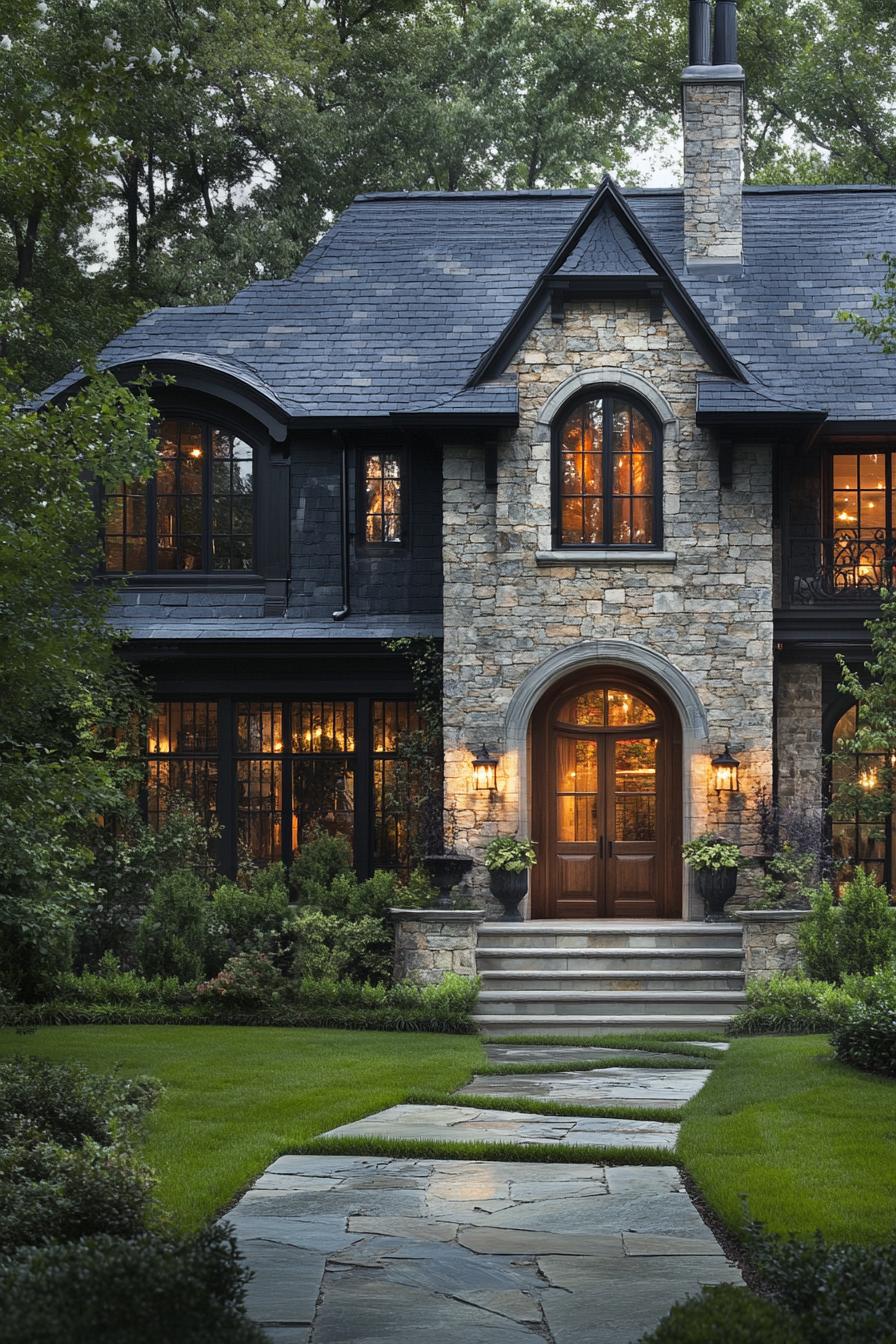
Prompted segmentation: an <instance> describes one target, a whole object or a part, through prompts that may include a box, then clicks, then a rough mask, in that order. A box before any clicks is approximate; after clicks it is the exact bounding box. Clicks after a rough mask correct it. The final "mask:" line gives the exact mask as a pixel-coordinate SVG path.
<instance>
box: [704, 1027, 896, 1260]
mask: <svg viewBox="0 0 896 1344" xmlns="http://www.w3.org/2000/svg"><path fill="white" fill-rule="evenodd" d="M894 1114H896V1083H894V1082H893V1081H891V1080H890V1079H887V1078H881V1077H875V1076H874V1075H872V1074H862V1073H859V1072H858V1071H857V1070H855V1069H851V1068H848V1067H847V1066H846V1065H844V1064H841V1063H839V1062H838V1061H837V1060H836V1059H835V1058H834V1055H833V1051H832V1050H831V1047H830V1046H829V1044H828V1043H827V1042H826V1041H825V1040H823V1039H822V1038H820V1037H818V1036H800V1037H775V1038H774V1039H772V1038H768V1037H756V1038H751V1039H742V1040H736V1041H733V1042H732V1044H731V1048H730V1050H728V1051H727V1052H726V1053H725V1054H724V1055H723V1057H722V1058H721V1059H720V1060H719V1061H718V1064H717V1066H716V1068H715V1069H713V1071H712V1074H711V1076H710V1078H709V1080H708V1081H707V1083H706V1086H705V1087H704V1088H703V1089H702V1091H701V1092H700V1093H699V1094H698V1095H697V1096H696V1097H695V1098H694V1099H693V1101H692V1102H690V1103H689V1105H688V1106H687V1108H686V1110H685V1112H684V1119H683V1122H682V1127H681V1133H680V1136H679V1141H678V1155H679V1158H680V1160H681V1161H682V1163H683V1165H684V1167H685V1168H686V1170H687V1171H688V1172H689V1173H690V1174H691V1176H692V1177H693V1178H694V1180H695V1182H696V1184H697V1186H698V1187H699V1189H700V1192H701V1194H702V1196H703V1198H704V1199H705V1200H706V1202H707V1204H708V1205H709V1207H710V1208H711V1209H712V1210H713V1211H714V1212H715V1213H716V1214H717V1215H718V1216H719V1217H720V1218H722V1220H723V1221H724V1222H725V1223H726V1224H727V1225H728V1226H729V1227H730V1228H731V1229H732V1230H733V1231H734V1232H735V1233H742V1231H743V1229H744V1226H745V1219H746V1214H745V1208H746V1209H748V1210H749V1216H750V1217H751V1218H754V1219H757V1220H758V1221H760V1222H762V1223H763V1224H764V1225H765V1226H766V1227H767V1229H768V1231H769V1232H771V1233H775V1234H780V1235H782V1236H789V1235H794V1236H797V1237H799V1238H801V1239H803V1240H810V1239H811V1238H813V1237H814V1236H815V1234H816V1232H818V1231H820V1232H822V1233H823V1235H824V1236H825V1237H827V1238H829V1239H830V1240H832V1241H838V1242H854V1243H856V1244H860V1245H871V1244H875V1243H881V1242H885V1241H886V1240H887V1239H888V1238H889V1237H890V1236H891V1234H892V1230H893V1209H894V1207H896V1165H894V1163H893V1139H892V1134H893V1116H894Z"/></svg>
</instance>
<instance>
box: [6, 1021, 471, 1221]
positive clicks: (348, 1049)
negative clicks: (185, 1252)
mask: <svg viewBox="0 0 896 1344" xmlns="http://www.w3.org/2000/svg"><path fill="white" fill-rule="evenodd" d="M22 1054H30V1055H37V1056H40V1057H41V1058H45V1059H50V1060H76V1061H80V1062H81V1063H83V1064H84V1065H85V1066H87V1067H88V1068H90V1069H96V1070H100V1071H107V1070H109V1069H111V1068H113V1067H115V1066H118V1067H119V1069H120V1072H121V1074H122V1075H123V1076H124V1077H125V1078H128V1077H142V1076H144V1075H146V1074H149V1075H151V1076H152V1077H154V1078H157V1079H158V1080H159V1081H160V1083H161V1085H162V1087H163V1092H162V1094H161V1096H160V1098H159V1100H158V1103H157V1105H156V1106H155V1108H154V1109H153V1111H152V1113H151V1115H150V1116H149V1119H148V1122H147V1130H146V1141H145V1143H144V1144H143V1146H142V1149H141V1154H142V1157H143V1160H145V1161H146V1162H147V1163H148V1164H149V1165H150V1166H151V1167H152V1168H153V1170H154V1171H155V1172H156V1176H157V1186H156V1197H157V1199H158V1202H159V1204H160V1205H161V1207H162V1208H163V1209H166V1210H168V1211H170V1212H171V1213H172V1215H173V1216H174V1218H175V1221H176V1225H177V1227H178V1228H179V1229H180V1230H182V1231H188V1232H193V1231H195V1230H196V1229H197V1228H199V1227H200V1226H201V1225H202V1224H203V1222H205V1221H206V1220H207V1219H208V1218H210V1217H212V1216H213V1215H214V1214H215V1213H217V1212H219V1211H220V1210H222V1209H224V1208H226V1207H227V1206H228V1205H229V1204H230V1203H231V1202H232V1201H233V1199H234V1198H235V1197H236V1195H237V1194H238V1192H239V1191H240V1190H241V1189H243V1188H244V1187H245V1186H246V1185H248V1183H249V1182H250V1181H252V1180H254V1179H255V1178H256V1177H257V1175H258V1173H259V1172H260V1171H263V1170H264V1168H265V1167H266V1166H267V1165H268V1163H269V1162H271V1161H273V1159H274V1158H275V1157H278V1156H279V1155H280V1154H281V1153H285V1152H296V1151H298V1150H299V1148H300V1147H301V1145H302V1144H303V1143H305V1142H306V1141H308V1140H309V1139H310V1138H312V1137H313V1136H314V1135H317V1134H320V1133H321V1132H323V1131H325V1130H328V1129H332V1128H334V1127H335V1126H337V1125H342V1124H346V1123H348V1122H349V1121H351V1120H357V1119H359V1118H360V1117H361V1116H363V1115H367V1114H369V1113H370V1112H372V1111H376V1110H381V1109H382V1108H384V1107H386V1106H392V1105H395V1104H396V1103H398V1102H400V1101H403V1100H404V1099H405V1098H406V1096H407V1095H408V1093H409V1092H411V1091H413V1090H414V1089H415V1088H421V1087H434V1088H437V1089H439V1090H445V1091H449V1090H450V1089H451V1088H454V1087H458V1086H460V1084H461V1083H463V1082H466V1080H467V1079H468V1078H469V1076H470V1074H471V1073H472V1072H473V1071H474V1070H475V1069H478V1068H479V1067H480V1066H481V1065H482V1064H483V1063H484V1059H483V1052H482V1047H481V1045H480V1043H479V1041H478V1039H477V1038H475V1037H473V1036H435V1035H427V1034H415V1035H413V1036H404V1035H395V1034H391V1035H390V1034H386V1033H382V1032H363V1033H358V1032H344V1031H314V1030H307V1031H304V1030H283V1031H263V1030H254V1029H247V1028H233V1027H221V1028H220V1029H219V1030H216V1031H211V1030H209V1029H208V1028H204V1027H183V1028H179V1029H178V1030H176V1031H175V1030H172V1029H171V1028H170V1027H157V1028H151V1027H53V1028H41V1029H40V1030H38V1031H36V1032H33V1033H32V1034H30V1035H28V1036H27V1037H22V1036H21V1035H19V1034H17V1033H16V1032H14V1031H11V1030H4V1031H0V1059H2V1058H7V1059H8V1058H10V1057H12V1056H15V1055H22Z"/></svg>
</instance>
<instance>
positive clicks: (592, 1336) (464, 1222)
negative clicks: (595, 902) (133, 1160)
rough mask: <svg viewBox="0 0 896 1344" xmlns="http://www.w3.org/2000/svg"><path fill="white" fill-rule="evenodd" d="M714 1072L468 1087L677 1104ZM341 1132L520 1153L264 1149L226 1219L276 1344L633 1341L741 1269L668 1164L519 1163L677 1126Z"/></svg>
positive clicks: (570, 1074) (388, 1127) (619, 1123)
mask: <svg viewBox="0 0 896 1344" xmlns="http://www.w3.org/2000/svg"><path fill="white" fill-rule="evenodd" d="M491 1048H493V1047H490V1049H491ZM503 1048H505V1049H506V1048H508V1047H503ZM509 1048H512V1047H509ZM558 1051H562V1052H563V1053H557V1052H558ZM528 1053H529V1055H530V1056H533V1055H534V1056H537V1057H536V1058H530V1059H528V1060H527V1061H526V1062H529V1063H533V1062H534V1063H548V1062H554V1061H555V1060H557V1059H558V1058H559V1059H564V1058H566V1057H567V1055H566V1051H565V1048H564V1047H542V1048H538V1049H537V1050H534V1051H533V1050H529V1052H528ZM590 1053H591V1057H592V1058H595V1057H596V1056H595V1055H594V1052H590ZM626 1053H628V1052H626ZM502 1062H506V1060H503V1061H502ZM642 1073H643V1074H644V1075H645V1078H644V1079H641V1078H639V1077H638V1076H637V1075H640V1074H642ZM606 1074H610V1075H611V1078H610V1080H607V1079H605V1078H604V1075H606ZM633 1075H634V1076H633ZM707 1076H708V1070H704V1069H677V1070H673V1069H670V1070H668V1071H664V1070H661V1069H657V1068H655V1067H651V1068H648V1069H643V1070H642V1069H638V1068H625V1069H623V1068H613V1069H599V1070H590V1071H585V1070H580V1071H574V1070H570V1071H563V1072H560V1073H549V1072H546V1073H545V1074H521V1075H517V1076H515V1077H511V1076H508V1075H502V1076H487V1075H486V1076H480V1077H477V1078H475V1079H474V1080H473V1082H472V1083H470V1084H468V1085H467V1086H466V1087H465V1088H462V1089H460V1092H461V1094H463V1093H464V1092H468V1093H470V1094H478V1095H496V1096H501V1097H506V1096H507V1095H512V1096H534V1097H536V1098H547V1097H551V1098H552V1099H553V1100H555V1101H556V1100H559V1101H561V1102H562V1101H563V1100H568V1101H570V1102H571V1101H572V1100H573V1099H575V1100H576V1101H577V1102H579V1103H580V1104H582V1103H584V1104H587V1105H595V1106H600V1105H602V1104H606V1103H607V1102H610V1101H611V1102H612V1103H613V1104H614V1105H619V1104H622V1103H623V1101H625V1103H626V1104H631V1102H632V1101H633V1102H634V1104H637V1105H640V1106H645V1105H650V1106H658V1105H662V1104H663V1102H662V1101H661V1100H657V1098H666V1104H667V1105H670V1106H671V1105H681V1104H683V1102H684V1101H685V1100H687V1099H688V1098H689V1097H690V1096H692V1095H694V1093H695V1092H696V1091H697V1090H698V1089H699V1088H700V1087H701V1086H702V1084H703V1082H704V1081H705V1079H706V1077H707ZM508 1087H512V1090H510V1091H508ZM545 1088H548V1089H550V1090H548V1091H545V1090H543V1089H545ZM539 1089H541V1090H539ZM331 1134H334V1135H339V1136H341V1135H346V1134H348V1135H351V1136H353V1137H355V1138H357V1137H358V1136H370V1135H376V1136H377V1137H379V1138H382V1137H384V1136H388V1137H393V1138H398V1137H417V1138H422V1139H432V1140H438V1141H442V1140H443V1139H446V1138H447V1139H449V1140H458V1139H461V1140H464V1139H466V1140H469V1139H476V1140H485V1141H489V1140H496V1139H500V1140H502V1141H504V1142H508V1141H510V1142H514V1143H519V1144H520V1145H521V1149H520V1157H521V1159H522V1160H520V1161H512V1162H490V1161H469V1160H464V1159H438V1160H435V1159H404V1158H389V1157H363V1156H361V1157H343V1156H336V1157H311V1156H308V1157H305V1156H296V1157H281V1158H279V1159H278V1160H277V1161H276V1162H274V1163H272V1165H271V1166H270V1167H269V1168H268V1170H267V1171H266V1172H265V1173H264V1175H263V1176H261V1177H260V1179H259V1180H258V1181H257V1182H256V1183H255V1185H254V1186H253V1187H252V1189H251V1190H250V1191H249V1192H248V1193H247V1194H246V1195H244V1196H243V1198H242V1199H241V1200H240V1202H239V1204H238V1205H237V1206H236V1208H235V1209H234V1210H233V1211H232V1212H231V1213H230V1214H228V1216H227V1221H228V1222H230V1223H231V1224H232V1225H233V1227H234V1229H235V1231H236V1233H237V1237H238V1240H239V1245H240V1250H241V1252H242V1254H243V1256H244V1257H245V1259H246V1260H247V1262H248V1264H249V1266H250V1267H251V1268H252V1270H253V1271H254V1275H255V1277H254V1279H253V1281H252V1283H251V1285H250V1289H249V1297H248V1310H249V1314H250V1316H251V1317H252V1318H253V1319H254V1320H256V1321H258V1322H260V1323H261V1324H263V1325H264V1327H265V1330H266V1332H267V1333H268V1335H269V1336H270V1338H271V1340H272V1341H279V1344H418V1341H419V1340H420V1339H421V1338H423V1337H425V1339H426V1341H427V1344H457V1340H458V1339H459V1338H460V1339H462V1340H464V1341H465V1344H477V1342H478V1341H482V1344H536V1341H538V1340H543V1341H548V1344H551V1342H552V1344H583V1341H586V1340H587V1341H588V1344H636V1341H638V1340H639V1339H640V1338H641V1336H642V1334H644V1333H645V1332H646V1331H647V1330H649V1329H651V1328H652V1327H653V1326H655V1325H656V1324H657V1322H658V1321H659V1320H660V1318H661V1317H662V1316H663V1315H665V1313H666V1312H667V1311H668V1309H669V1307H670V1306H671V1305H672V1303H673V1302H675V1301H677V1300H680V1299H682V1298H684V1297H686V1296H688V1295H690V1294H691V1293H695V1292H698V1291H699V1289H700V1287H701V1286H702V1285H703V1284H707V1283H721V1282H734V1283H736V1282H740V1275H739V1273H738V1271H737V1269H736V1268H735V1267H734V1266H733V1265H731V1264H729V1262H728V1261H727V1260H726V1258H725V1255H724V1252H723V1251H722V1249H721V1247H720V1246H719V1244H718V1242H717V1241H716V1239H715V1237H714V1236H713V1234H712V1232H711V1231H710V1229H709V1228H708V1227H707V1226H706V1224H705V1223H704V1222H703V1220H702V1219H701V1217H700V1215H699V1214H698V1213H697V1211H696V1209H695V1208H694V1206H693V1204H692V1203H691V1200H690V1198H689V1196H688V1194H687V1192H686V1191H685V1189H684V1187H683V1185H682V1183H681V1178H680V1176H679V1173H678V1171H677V1169H676V1168H675V1167H674V1166H668V1165H657V1166H625V1165H619V1166H616V1165H612V1166H608V1165H605V1164H603V1163H600V1164H587V1165H586V1164H574V1165H573V1164H567V1163H564V1162H563V1161H562V1158H561V1160H560V1161H558V1162H547V1163H542V1162H526V1161H525V1160H524V1158H525V1144H527V1143H531V1142H538V1143H544V1142H553V1143H556V1144H557V1145H558V1156H560V1155H561V1154H562V1152H563V1151H564V1149H566V1148H569V1147H570V1146H575V1145H579V1144H582V1143H595V1142H599V1143H601V1144H603V1145H604V1146H606V1145H607V1144H612V1145H613V1146H614V1147H617V1146H618V1147H620V1148H622V1147H626V1146H627V1147H639V1146H643V1145H644V1144H648V1145H649V1146H650V1147H664V1148H667V1149H669V1150H671V1149H672V1148H673V1147H674V1143H675V1136H676V1134H677V1126H675V1125H672V1124H668V1123H666V1122H662V1121H643V1120H642V1121H633V1120H611V1119H608V1118H605V1117H603V1118H602V1117H587V1118H586V1117H575V1116H555V1115H542V1116H539V1115H532V1114H529V1113H523V1112H512V1111H500V1110H485V1109H483V1108H479V1107H472V1106H470V1107H467V1106H456V1107H455V1106H394V1107H390V1108H389V1109H388V1110H386V1111H381V1112H379V1113H378V1114H377V1115H374V1116H370V1117H367V1118H366V1119H365V1120H360V1121H356V1122H355V1123H354V1124H352V1125H345V1126H342V1127H340V1129H338V1130H334V1131H331Z"/></svg>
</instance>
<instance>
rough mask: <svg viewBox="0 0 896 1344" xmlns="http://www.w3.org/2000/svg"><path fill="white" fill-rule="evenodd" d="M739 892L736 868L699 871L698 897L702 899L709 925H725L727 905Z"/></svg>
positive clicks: (702, 869)
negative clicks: (736, 892) (737, 891)
mask: <svg viewBox="0 0 896 1344" xmlns="http://www.w3.org/2000/svg"><path fill="white" fill-rule="evenodd" d="M736 890H737V869H736V868H699V869H697V895H698V896H700V897H702V899H703V904H704V907H705V910H706V913H705V915H704V920H705V922H706V923H707V924H721V923H725V922H726V921H727V919H728V916H727V915H726V914H725V903H726V901H730V900H731V897H732V896H733V895H734V893H735V891H736Z"/></svg>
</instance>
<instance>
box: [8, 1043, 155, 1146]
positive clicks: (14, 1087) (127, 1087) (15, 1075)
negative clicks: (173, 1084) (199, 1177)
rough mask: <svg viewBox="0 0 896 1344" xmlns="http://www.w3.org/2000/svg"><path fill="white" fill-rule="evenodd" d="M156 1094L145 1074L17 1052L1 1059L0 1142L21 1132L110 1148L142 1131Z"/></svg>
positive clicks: (54, 1140)
mask: <svg viewBox="0 0 896 1344" xmlns="http://www.w3.org/2000/svg"><path fill="white" fill-rule="evenodd" d="M158 1095H159V1087H158V1084H157V1083H155V1082H154V1081H153V1080H152V1079H150V1078H134V1079H129V1078H123V1077H121V1076H120V1075H119V1074H116V1073H105V1074H97V1073H92V1072H90V1070H88V1069H86V1068H85V1067H84V1066H83V1065H82V1064H74V1063H50V1062H49V1061H48V1060H45V1059H40V1058H38V1057H36V1056H28V1055H17V1056H16V1057H15V1058H14V1059H11V1060H3V1061H2V1062H0V1146H3V1145H5V1144H6V1143H8V1142H9V1141H11V1140H13V1139H21V1138H22V1137H23V1136H31V1137H35V1136H39V1137H40V1138H42V1139H44V1140H46V1141H47V1142H50V1143H54V1144H58V1145H59V1146H61V1147H65V1148H75V1147H78V1146H79V1145H80V1144H82V1143H83V1142H85V1141H87V1140H88V1139H89V1140H91V1141H92V1142H94V1143H96V1144H101V1145H104V1146H109V1145H111V1144H112V1143H114V1142H116V1141H118V1140H120V1139H121V1138H122V1136H125V1137H128V1138H133V1137H134V1135H136V1134H137V1133H138V1132H139V1131H140V1130H141V1129H142V1126H143V1124H144V1121H145V1120H146V1117H147V1114H148V1113H149V1110H150V1108H151V1107H152V1105H153V1104H154V1103H155V1101H156V1100H157V1098H158Z"/></svg>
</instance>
